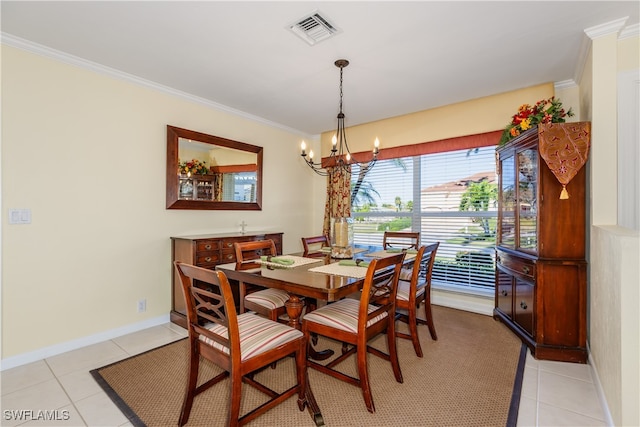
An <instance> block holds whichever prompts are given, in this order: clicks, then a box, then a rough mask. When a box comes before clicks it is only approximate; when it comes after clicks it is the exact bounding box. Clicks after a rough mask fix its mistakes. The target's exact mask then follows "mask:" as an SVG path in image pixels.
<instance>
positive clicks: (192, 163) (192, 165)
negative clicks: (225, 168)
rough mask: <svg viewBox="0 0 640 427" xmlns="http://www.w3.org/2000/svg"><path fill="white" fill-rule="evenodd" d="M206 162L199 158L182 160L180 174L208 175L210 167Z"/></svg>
mask: <svg viewBox="0 0 640 427" xmlns="http://www.w3.org/2000/svg"><path fill="white" fill-rule="evenodd" d="M205 163H207V162H202V161H200V160H198V159H191V160H189V161H188V162H187V161H185V162H180V163H179V165H178V171H179V172H180V174H186V175H192V174H197V175H206V174H207V173H209V169H208V168H207V166H206V165H205Z"/></svg>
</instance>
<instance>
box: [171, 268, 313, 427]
mask: <svg viewBox="0 0 640 427" xmlns="http://www.w3.org/2000/svg"><path fill="white" fill-rule="evenodd" d="M174 264H175V268H176V270H177V273H178V276H179V277H180V282H181V283H182V291H183V293H184V299H185V301H186V310H187V327H188V332H189V348H190V350H189V360H190V361H189V376H188V380H187V387H186V391H185V396H184V400H183V403H182V411H181V413H180V418H179V420H178V424H179V425H180V426H183V425H185V424H186V423H187V421H189V415H190V414H191V408H192V406H193V400H194V398H195V397H196V396H197V395H199V394H200V393H202V392H204V391H206V390H208V389H209V388H210V387H212V386H214V385H215V384H218V383H219V382H221V381H222V380H224V379H226V378H229V380H230V382H229V384H230V386H231V390H230V402H229V409H228V413H227V425H229V426H240V425H244V424H247V423H248V422H250V421H252V420H254V419H255V418H257V417H259V416H260V415H262V414H263V413H265V412H266V411H268V410H269V409H271V408H273V407H274V406H276V405H278V404H280V403H282V402H284V401H285V400H286V399H288V398H290V397H292V396H294V395H295V394H298V402H297V403H298V408H299V409H300V410H301V411H302V410H304V408H305V406H306V402H307V401H306V397H305V393H306V391H307V390H306V387H307V372H306V369H307V367H306V356H307V354H306V351H307V341H306V339H305V337H304V335H303V334H302V332H300V331H298V330H297V329H294V328H292V327H290V326H287V325H283V324H282V323H278V322H274V321H272V320H269V319H265V318H264V317H261V316H258V315H257V314H255V313H243V314H240V315H238V314H237V313H236V307H235V303H234V300H233V294H232V293H231V287H230V285H229V281H228V280H227V277H226V275H225V274H224V273H223V272H221V271H215V270H209V269H206V268H202V267H196V266H194V265H190V264H184V263H182V262H180V261H175V263H174ZM196 281H198V282H197V283H198V286H194V283H195V282H196ZM199 286H204V287H206V289H205V288H204V287H203V288H201V287H199ZM290 355H291V356H295V365H296V383H295V385H293V386H291V387H289V388H288V389H287V390H285V391H283V392H281V393H277V392H275V391H273V390H271V389H270V388H269V387H268V386H266V385H264V384H261V383H260V382H258V381H257V380H256V379H255V376H254V375H253V373H254V372H255V371H257V370H259V369H262V368H264V367H266V366H268V365H271V364H274V363H275V362H276V361H278V360H280V359H283V358H285V357H288V356H290ZM201 358H204V359H207V360H209V361H211V362H213V363H214V364H216V365H217V366H219V367H220V368H221V369H223V372H222V373H220V374H218V375H216V376H214V377H213V378H210V379H208V380H206V381H205V382H204V383H202V384H201V385H198V371H199V368H200V360H201ZM281 366H285V365H283V364H281ZM287 374H288V373H287V372H284V369H283V372H282V375H287ZM243 382H244V383H246V384H249V385H251V386H253V387H254V388H256V389H257V390H259V391H261V392H262V393H264V394H266V395H267V396H268V397H269V400H268V401H267V402H265V403H263V404H261V405H260V406H258V407H256V408H254V409H252V410H250V411H249V412H247V413H245V414H244V415H242V416H240V407H241V401H242V383H243ZM211 421H212V423H213V421H214V420H211ZM216 421H217V420H216Z"/></svg>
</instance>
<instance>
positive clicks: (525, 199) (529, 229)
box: [517, 149, 538, 252]
mask: <svg viewBox="0 0 640 427" xmlns="http://www.w3.org/2000/svg"><path fill="white" fill-rule="evenodd" d="M517 158H518V200H517V205H518V207H517V209H518V217H519V218H518V219H519V221H518V227H519V230H518V239H519V241H518V246H519V248H520V249H525V250H530V251H534V252H535V251H537V250H538V226H537V218H538V187H537V184H536V183H537V180H538V162H537V158H538V156H537V152H536V150H534V149H528V150H523V151H520V152H518V153H517Z"/></svg>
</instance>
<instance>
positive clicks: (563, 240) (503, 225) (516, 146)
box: [494, 128, 587, 363]
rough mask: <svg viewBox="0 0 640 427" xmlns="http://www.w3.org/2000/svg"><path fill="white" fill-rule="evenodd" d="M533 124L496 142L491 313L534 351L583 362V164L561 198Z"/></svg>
mask: <svg viewBox="0 0 640 427" xmlns="http://www.w3.org/2000/svg"><path fill="white" fill-rule="evenodd" d="M538 142H539V141H538V133H537V128H533V129H531V130H529V131H527V132H524V133H523V134H521V135H520V136H518V137H516V138H514V139H513V140H512V141H510V142H509V143H507V144H505V145H504V146H503V147H500V148H499V149H498V150H497V168H498V175H499V184H498V187H499V194H498V227H497V241H496V286H495V290H496V293H495V309H494V318H496V319H498V320H500V321H502V322H503V323H504V324H505V325H507V326H508V327H509V328H510V329H511V330H512V331H513V332H514V333H515V334H516V335H518V336H519V337H520V338H521V340H522V341H523V342H524V343H525V344H527V346H528V347H529V348H530V350H531V353H532V355H533V356H534V357H535V358H536V359H546V360H556V361H565V362H578V363H586V360H587V348H586V327H587V323H586V320H587V319H586V309H587V292H586V277H587V274H586V261H585V247H586V242H585V227H586V224H585V221H586V217H585V170H584V169H585V168H584V167H583V168H582V169H581V170H580V171H579V172H578V173H577V174H576V176H575V177H574V178H573V180H572V181H571V182H570V184H569V185H568V186H567V190H569V192H570V194H571V196H570V198H569V199H560V193H561V191H562V184H560V183H559V182H558V180H557V179H556V177H555V176H554V175H553V173H552V172H551V170H550V169H549V168H548V166H547V164H546V163H545V161H544V159H542V158H541V156H540V153H539V152H538Z"/></svg>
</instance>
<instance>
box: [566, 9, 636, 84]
mask: <svg viewBox="0 0 640 427" xmlns="http://www.w3.org/2000/svg"><path fill="white" fill-rule="evenodd" d="M627 19H629V17H628V16H625V17H624V18H620V19H616V20H615V21H610V22H606V23H604V24H600V25H595V26H593V27H589V28H586V29H585V30H584V37H583V38H582V44H581V45H580V52H579V54H578V61H577V62H576V71H575V73H574V76H573V80H574V81H576V82H579V81H580V79H581V78H582V73H583V72H584V67H585V65H586V62H587V57H588V56H589V50H590V49H591V42H592V41H593V40H594V39H596V38H598V37H602V36H606V35H610V34H614V33H618V40H622V39H626V38H630V37H637V36H638V35H640V25H639V24H633V25H629V26H628V27H624V24H625V22H627Z"/></svg>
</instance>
